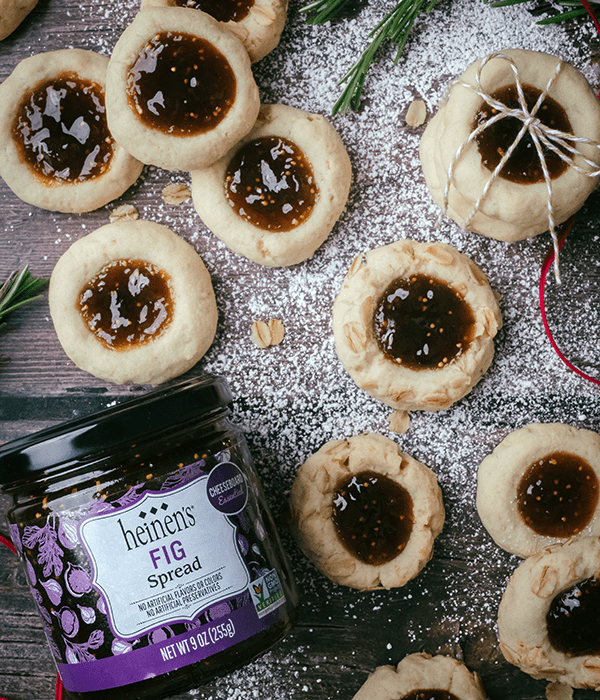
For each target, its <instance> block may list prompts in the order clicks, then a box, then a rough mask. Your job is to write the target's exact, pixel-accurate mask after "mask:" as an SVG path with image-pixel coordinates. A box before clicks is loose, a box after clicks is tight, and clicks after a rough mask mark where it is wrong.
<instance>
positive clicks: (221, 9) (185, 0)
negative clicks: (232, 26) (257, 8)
mask: <svg viewBox="0 0 600 700" xmlns="http://www.w3.org/2000/svg"><path fill="white" fill-rule="evenodd" d="M175 4H176V5H177V6H178V7H191V8H192V9H193V10H202V12H206V14H207V15H210V16H211V17H214V18H215V19H216V20H218V21H219V22H241V21H242V20H243V19H244V18H245V17H247V16H248V13H249V12H250V10H251V9H252V8H253V7H254V0H175Z"/></svg>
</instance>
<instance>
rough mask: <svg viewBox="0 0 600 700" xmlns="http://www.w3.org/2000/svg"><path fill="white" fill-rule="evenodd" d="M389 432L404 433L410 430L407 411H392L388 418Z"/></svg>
mask: <svg viewBox="0 0 600 700" xmlns="http://www.w3.org/2000/svg"><path fill="white" fill-rule="evenodd" d="M388 422H389V424H390V430H391V431H392V432H394V433H406V432H408V429H409V428H410V413H409V412H408V411H394V412H393V413H391V414H390V415H389V416H388Z"/></svg>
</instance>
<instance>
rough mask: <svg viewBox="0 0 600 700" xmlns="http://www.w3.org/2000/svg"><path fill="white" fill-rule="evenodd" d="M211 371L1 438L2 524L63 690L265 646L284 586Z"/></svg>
mask: <svg viewBox="0 0 600 700" xmlns="http://www.w3.org/2000/svg"><path fill="white" fill-rule="evenodd" d="M230 403H231V394H230V391H229V388H228V386H227V383H226V382H225V380H223V379H221V378H214V377H208V378H205V379H191V380H187V381H184V382H180V383H178V384H175V385H173V386H170V387H168V388H162V389H159V390H155V391H152V392H150V393H148V394H145V395H144V396H142V397H141V398H137V399H133V400H131V401H127V402H124V403H122V404H121V405H118V406H116V407H114V408H110V409H108V410H105V411H102V412H100V413H96V414H94V415H92V416H89V417H87V418H83V419H78V420H75V421H72V422H69V423H65V424H63V425H60V426H58V427H54V428H50V429H48V430H44V431H42V432H40V433H37V434H35V435H32V436H29V437H25V438H21V439H19V440H15V441H13V442H10V443H7V444H5V445H3V446H2V448H0V484H2V490H3V491H4V492H5V493H8V494H10V495H12V497H13V507H12V508H11V510H10V511H9V512H8V520H9V527H10V534H11V537H12V540H13V542H14V544H15V547H16V549H17V552H18V553H19V555H20V557H21V559H22V562H23V564H24V566H25V570H26V572H27V578H28V581H29V584H30V586H31V592H32V594H33V597H34V599H35V602H36V604H37V606H38V609H39V612H40V615H41V618H42V622H43V625H44V630H45V633H46V637H47V639H48V643H49V645H50V649H51V651H52V654H53V655H54V658H55V661H56V665H57V668H58V670H59V673H60V675H61V677H62V681H63V684H64V687H65V690H66V691H67V693H68V694H69V696H70V697H73V698H86V699H87V698H89V699H90V700H92V699H94V698H105V697H107V694H106V692H107V691H110V697H111V698H114V699H115V700H129V699H133V698H144V700H147V699H148V698H158V697H164V696H165V695H171V694H175V693H177V692H180V691H182V690H185V689H187V688H191V687H194V686H198V685H201V684H202V683H204V682H206V681H207V680H209V679H210V678H212V677H214V676H217V675H221V674H223V673H226V672H227V671H230V670H232V669H234V668H236V667H239V666H241V665H243V664H245V663H247V662H249V661H251V660H252V659H254V658H255V657H257V656H258V655H260V654H262V653H263V652H265V651H266V650H267V649H269V648H270V647H271V646H272V645H273V644H274V643H275V642H276V641H278V640H279V639H281V638H282V637H283V636H284V635H285V634H286V633H287V632H288V630H289V629H290V628H291V626H292V624H293V622H294V618H295V611H296V608H297V605H298V594H297V591H296V587H295V584H294V581H293V578H292V574H291V571H290V568H289V566H288V564H287V562H286V560H285V556H284V554H283V551H282V548H281V544H280V542H279V538H278V536H277V533H276V531H275V527H274V524H273V520H272V517H271V515H270V513H269V510H268V507H267V504H266V500H265V496H264V494H263V491H262V488H261V486H260V483H259V481H258V478H257V475H256V473H255V471H254V469H253V467H252V462H251V459H250V455H249V452H248V448H247V446H246V443H245V441H244V438H243V436H242V435H241V434H240V432H239V431H238V430H237V429H236V428H235V427H234V426H233V425H232V423H231V422H230V420H229V413H230V411H229V404H230Z"/></svg>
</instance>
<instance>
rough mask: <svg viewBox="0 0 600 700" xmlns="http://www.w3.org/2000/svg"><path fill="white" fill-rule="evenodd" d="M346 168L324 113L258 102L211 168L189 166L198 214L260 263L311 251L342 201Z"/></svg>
mask: <svg viewBox="0 0 600 700" xmlns="http://www.w3.org/2000/svg"><path fill="white" fill-rule="evenodd" d="M351 179H352V168H351V165H350V159H349V158H348V154H347V153H346V149H345V148H344V144H343V143H342V140H341V138H340V137H339V135H338V133H337V131H336V130H335V129H334V128H333V126H332V125H331V124H330V123H329V122H328V121H327V120H326V119H325V118H324V117H322V116H320V115H318V114H311V113H310V112H305V111H303V110H300V109H295V108H294V107H288V106H286V105H262V107H261V109H260V113H259V116H258V119H257V121H256V124H255V126H254V128H253V129H252V131H250V133H249V134H247V135H246V136H245V137H244V138H243V139H241V140H240V142H239V143H236V144H235V146H234V147H233V148H232V149H231V150H230V151H229V152H228V153H226V154H225V155H224V156H223V158H221V159H220V160H219V161H217V162H216V163H214V164H213V165H212V166H211V167H209V168H204V169H202V170H196V171H194V172H193V173H192V197H193V200H194V206H195V207H196V210H197V211H198V214H199V215H200V218H201V219H202V221H203V222H204V223H205V224H206V225H207V226H208V228H209V229H210V230H211V231H212V232H213V233H214V234H215V235H216V236H218V237H219V238H220V239H221V240H222V241H223V242H224V243H225V244H226V245H228V246H229V247H230V248H231V249H232V250H234V251H235V252H236V253H239V254H240V255H244V256H245V257H247V258H249V259H250V260H253V261H254V262H257V263H260V264H261V265H269V266H283V265H295V264H296V263H299V262H301V261H302V260H306V259H307V258H310V257H311V256H312V255H313V253H314V252H315V250H316V249H317V248H318V247H319V246H320V245H321V244H322V243H323V241H324V240H325V239H326V238H327V236H328V235H329V233H330V232H331V229H332V228H333V226H334V225H335V223H336V221H337V220H338V218H339V216H340V214H341V213H342V211H343V210H344V207H345V206H346V200H347V199H348V192H349V190H350V182H351Z"/></svg>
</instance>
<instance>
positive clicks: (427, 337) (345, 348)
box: [333, 240, 502, 411]
mask: <svg viewBox="0 0 600 700" xmlns="http://www.w3.org/2000/svg"><path fill="white" fill-rule="evenodd" d="M501 325H502V319H501V316H500V310H499V308H498V303H497V301H496V297H495V295H494V293H493V292H492V290H491V288H490V286H489V284H488V282H487V279H486V276H485V275H484V274H483V272H482V271H481V270H480V269H479V268H478V267H477V266H476V265H475V263H474V262H473V261H472V260H470V259H469V258H468V257H467V256H466V255H463V254H462V253H459V252H458V250H456V248H453V247H452V246H450V245H447V244H444V243H420V242H417V241H411V240H402V241H397V242H396V243H392V244H390V245H387V246H383V247H382V248H377V249H375V250H371V251H369V252H368V253H366V254H365V255H364V256H362V255H361V256H358V257H357V258H356V259H355V260H354V262H353V263H352V265H351V266H350V270H349V271H348V274H347V275H346V278H345V280H344V283H343V284H342V288H341V291H340V293H339V295H338V297H337V299H336V300H335V304H334V307H333V333H334V337H335V346H336V350H337V353H338V355H339V358H340V360H341V361H342V363H343V365H344V367H345V368H346V370H347V372H348V373H349V374H350V376H351V377H352V379H354V381H355V382H356V383H357V384H358V386H359V387H360V388H361V389H364V390H365V391H367V392H368V393H369V394H371V396H374V397H375V398H376V399H378V400H379V401H383V403H385V404H387V405H388V406H392V407H393V408H396V409H401V410H406V411H417V410H428V411H437V410H440V409H444V408H447V407H448V406H450V405H451V404H453V403H454V402H455V401H457V400H458V399H460V398H462V397H463V396H465V394H467V393H468V392H469V391H470V390H471V389H472V388H473V387H474V386H475V384H476V383H477V382H478V381H479V380H480V379H481V376H482V375H483V374H484V372H485V371H486V370H487V368H488V367H489V365H490V362H491V361H492V357H493V355H494V343H493V338H494V336H495V335H496V333H497V331H498V329H499V328H500V327H501Z"/></svg>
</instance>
